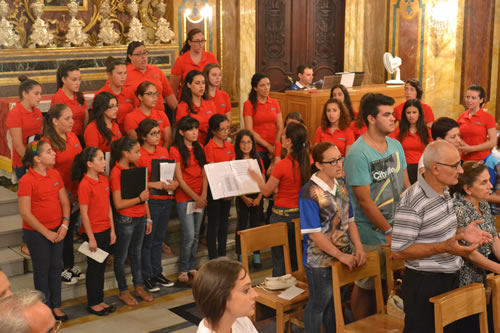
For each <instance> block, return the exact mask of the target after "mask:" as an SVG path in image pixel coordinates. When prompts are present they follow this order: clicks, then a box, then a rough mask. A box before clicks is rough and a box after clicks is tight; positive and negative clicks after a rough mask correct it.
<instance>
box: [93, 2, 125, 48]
mask: <svg viewBox="0 0 500 333" xmlns="http://www.w3.org/2000/svg"><path fill="white" fill-rule="evenodd" d="M99 13H100V14H101V16H102V21H101V25H100V28H99V33H98V34H97V37H98V39H99V41H98V45H115V44H118V41H119V40H120V34H119V33H118V31H116V30H115V29H114V26H113V22H111V20H110V19H109V18H108V16H109V14H110V13H111V7H110V5H109V1H107V0H106V1H104V2H103V3H102V4H101V8H99Z"/></svg>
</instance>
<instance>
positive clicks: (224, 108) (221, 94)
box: [210, 89, 231, 116]
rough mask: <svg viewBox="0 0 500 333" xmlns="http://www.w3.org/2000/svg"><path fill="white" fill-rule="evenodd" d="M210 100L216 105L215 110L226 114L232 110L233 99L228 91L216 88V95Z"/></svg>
mask: <svg viewBox="0 0 500 333" xmlns="http://www.w3.org/2000/svg"><path fill="white" fill-rule="evenodd" d="M210 100H211V101H212V102H213V103H214V105H215V112H217V113H220V114H221V115H223V116H225V115H226V113H229V112H231V100H230V99H229V95H228V94H227V92H225V91H222V90H219V89H216V90H215V96H214V97H210Z"/></svg>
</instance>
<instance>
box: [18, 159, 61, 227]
mask: <svg viewBox="0 0 500 333" xmlns="http://www.w3.org/2000/svg"><path fill="white" fill-rule="evenodd" d="M62 188H64V183H63V180H62V178H61V176H60V175H59V172H57V170H54V169H47V175H46V176H43V175H41V174H39V173H38V172H36V171H35V170H33V169H32V168H30V169H29V170H28V172H27V173H26V174H25V175H24V176H23V177H22V178H21V179H20V180H19V188H18V190H17V196H18V197H31V213H32V214H33V215H34V216H35V217H36V218H37V220H38V221H39V222H40V223H41V224H43V225H44V226H45V228H47V229H55V228H57V227H59V225H61V221H62V207H61V202H60V201H59V190H61V189H62ZM23 229H27V230H35V229H33V228H32V227H30V226H29V224H28V223H27V222H26V221H24V220H23Z"/></svg>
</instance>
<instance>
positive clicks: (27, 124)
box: [5, 103, 43, 168]
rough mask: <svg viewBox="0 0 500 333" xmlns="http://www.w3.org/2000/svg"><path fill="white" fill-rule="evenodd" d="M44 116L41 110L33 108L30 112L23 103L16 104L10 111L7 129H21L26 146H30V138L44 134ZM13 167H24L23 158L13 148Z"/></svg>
mask: <svg viewBox="0 0 500 333" xmlns="http://www.w3.org/2000/svg"><path fill="white" fill-rule="evenodd" d="M42 122H43V116H42V112H40V109H38V108H33V111H28V110H26V109H25V108H24V106H23V105H22V104H21V103H16V106H15V107H14V108H13V109H12V110H10V111H9V114H8V115H7V122H6V124H5V125H6V126H7V128H20V129H21V135H22V140H23V144H24V146H26V145H27V144H28V138H29V137H30V136H33V135H35V134H40V133H41V132H42ZM12 166H13V167H14V168H20V167H22V166H23V164H22V162H21V156H19V154H18V153H17V151H16V149H15V148H14V146H12Z"/></svg>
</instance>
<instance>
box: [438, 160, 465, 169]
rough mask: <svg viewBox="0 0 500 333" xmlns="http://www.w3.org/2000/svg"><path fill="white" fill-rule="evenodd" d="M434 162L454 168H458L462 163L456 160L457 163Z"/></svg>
mask: <svg viewBox="0 0 500 333" xmlns="http://www.w3.org/2000/svg"><path fill="white" fill-rule="evenodd" d="M435 163H436V164H440V165H444V166H447V167H450V168H455V169H456V170H458V168H459V167H460V166H461V164H462V161H458V162H457V163H453V164H446V163H441V162H435Z"/></svg>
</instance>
